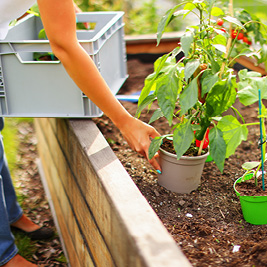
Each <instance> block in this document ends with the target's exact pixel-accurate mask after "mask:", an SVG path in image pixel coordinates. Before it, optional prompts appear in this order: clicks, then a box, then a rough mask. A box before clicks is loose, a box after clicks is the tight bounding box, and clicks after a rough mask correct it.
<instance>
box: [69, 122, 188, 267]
mask: <svg viewBox="0 0 267 267" xmlns="http://www.w3.org/2000/svg"><path fill="white" fill-rule="evenodd" d="M70 125H71V126H72V129H73V131H74V132H75V134H76V135H77V138H78V140H79V142H80V143H81V146H82V148H83V150H84V151H86V153H87V156H88V158H89V160H90V162H91V164H92V165H93V166H94V169H95V172H96V173H97V176H98V179H99V180H100V181H101V184H102V187H103V188H104V190H105V191H106V194H107V196H108V197H109V202H110V205H111V207H112V210H114V212H113V213H112V218H111V225H112V229H111V232H110V233H108V236H105V239H106V241H107V243H108V244H109V246H110V250H111V251H112V254H113V255H116V257H115V256H114V257H115V258H116V259H118V260H120V258H121V257H123V256H124V255H125V254H127V251H128V252H129V251H130V252H131V253H132V255H135V254H136V256H135V257H137V256H138V257H140V259H141V261H143V262H142V264H143V266H153V267H156V266H191V265H190V263H189V262H188V260H187V259H186V258H185V256H184V255H183V254H182V253H181V251H180V249H179V248H178V247H177V245H176V243H175V242H174V240H173V239H172V238H171V236H170V235H169V234H168V232H167V230H166V229H165V227H164V226H163V224H162V223H161V222H160V221H159V219H158V217H157V215H156V214H155V213H154V211H153V210H152V209H151V207H150V206H149V204H148V203H147V201H146V200H145V198H144V197H143V196H142V195H141V194H140V192H139V190H138V189H137V187H136V186H135V184H134V183H133V181H132V179H131V178H130V177H129V175H128V174H127V172H126V171H125V169H124V168H123V166H122V165H121V163H120V162H119V160H118V159H117V158H116V157H115V156H114V153H113V151H112V150H111V148H110V147H109V146H108V144H107V142H106V140H105V139H104V137H103V136H102V135H101V134H100V132H99V130H98V129H97V127H96V126H95V124H94V123H93V122H92V121H80V120H71V121H70ZM88 132H90V135H88ZM133 203H134V205H133ZM152 225H153V227H152ZM125 236H127V238H125ZM117 240H119V242H116V243H114V242H115V241H117ZM124 242H126V243H124ZM126 244H127V246H125V245H126ZM129 245H131V246H132V248H129ZM125 248H127V249H125ZM118 251H119V253H118ZM155 252H156V253H155ZM126 261H127V264H128V265H119V264H118V266H134V265H133V264H134V260H133V259H132V258H128V259H126Z"/></svg>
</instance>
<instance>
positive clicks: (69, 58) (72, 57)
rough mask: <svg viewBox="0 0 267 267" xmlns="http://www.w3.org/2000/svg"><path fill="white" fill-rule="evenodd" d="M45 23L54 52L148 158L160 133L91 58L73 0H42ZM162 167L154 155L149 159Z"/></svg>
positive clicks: (82, 86) (135, 148)
mask: <svg viewBox="0 0 267 267" xmlns="http://www.w3.org/2000/svg"><path fill="white" fill-rule="evenodd" d="M38 6H39V10H40V14H41V18H42V22H43V25H44V28H45V31H46V34H47V37H48V39H49V41H50V44H51V47H52V50H53V53H54V54H55V55H56V56H57V58H58V59H59V60H60V61H61V63H62V64H63V66H64V67H65V69H66V71H67V72H68V74H69V76H70V77H71V78H72V79H73V81H74V82H75V83H76V84H77V86H78V87H79V88H80V89H81V90H82V91H83V92H84V93H85V95H86V96H87V97H88V98H89V99H91V100H92V101H93V102H94V103H95V104H96V105H97V106H98V107H99V108H100V109H101V110H102V111H103V112H104V113H105V114H106V115H107V116H108V117H109V118H110V119H111V120H112V121H113V123H114V124H115V125H116V127H118V128H119V130H120V131H121V133H122V135H123V136H124V138H125V139H126V141H127V142H128V144H129V145H130V147H131V148H132V149H134V150H135V151H137V152H139V153H140V154H142V155H144V156H145V157H146V158H148V147H149V145H150V138H154V137H156V136H159V133H158V132H157V131H156V130H155V129H154V128H153V127H151V126H149V125H147V124H145V123H143V122H141V121H140V120H138V119H136V118H134V117H132V116H131V115H130V114H129V113H128V112H127V111H126V110H125V109H124V107H123V106H122V105H121V104H120V102H119V101H118V100H117V99H116V97H115V96H114V95H113V94H112V92H111V90H110V89H109V87H108V86H107V84H106V82H105V81H104V79H103V78H102V76H101V75H100V73H99V71H98V69H97V68H96V66H95V64H94V62H93V60H92V59H91V57H90V56H89V55H88V54H87V53H86V52H85V50H84V49H83V48H82V47H81V46H80V44H79V42H78V40H77V37H76V17H75V9H74V5H73V1H72V0H64V1H62V0H38ZM149 162H150V163H151V164H152V166H153V167H154V168H155V169H157V170H160V166H159V164H158V162H157V160H156V157H154V158H153V159H152V160H149Z"/></svg>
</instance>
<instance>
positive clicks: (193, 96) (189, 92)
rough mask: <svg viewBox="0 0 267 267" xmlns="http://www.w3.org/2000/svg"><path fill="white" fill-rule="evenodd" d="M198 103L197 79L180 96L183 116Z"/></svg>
mask: <svg viewBox="0 0 267 267" xmlns="http://www.w3.org/2000/svg"><path fill="white" fill-rule="evenodd" d="M197 101H198V85H197V77H196V78H195V79H193V80H192V82H190V83H189V84H188V86H187V87H186V88H185V89H184V90H183V92H182V93H181V95H180V105H181V114H182V115H183V114H185V113H186V112H187V110H188V109H190V108H191V107H193V106H194V105H195V104H196V103H197Z"/></svg>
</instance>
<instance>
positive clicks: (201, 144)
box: [197, 128, 209, 156]
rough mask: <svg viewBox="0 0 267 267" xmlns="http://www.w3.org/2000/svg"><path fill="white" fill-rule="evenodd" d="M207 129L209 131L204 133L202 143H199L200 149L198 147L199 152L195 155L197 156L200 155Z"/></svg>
mask: <svg viewBox="0 0 267 267" xmlns="http://www.w3.org/2000/svg"><path fill="white" fill-rule="evenodd" d="M208 129H209V128H207V129H206V132H205V134H204V137H203V139H202V141H201V143H200V147H199V150H198V153H197V155H198V156H200V155H201V152H202V149H203V145H204V141H205V139H206V135H207V131H208Z"/></svg>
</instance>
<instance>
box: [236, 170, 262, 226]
mask: <svg viewBox="0 0 267 267" xmlns="http://www.w3.org/2000/svg"><path fill="white" fill-rule="evenodd" d="M252 176H253V174H248V175H246V176H245V180H249V179H251V178H252ZM241 179H242V177H240V178H238V179H237V180H236V181H235V183H234V190H235V192H236V195H237V196H238V197H239V200H240V204H241V209H242V213H243V217H244V219H245V221H247V222H248V223H250V224H255V225H263V224H267V195H266V196H240V193H239V192H238V191H237V190H236V188H235V187H236V184H237V183H241ZM266 194H267V193H266Z"/></svg>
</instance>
